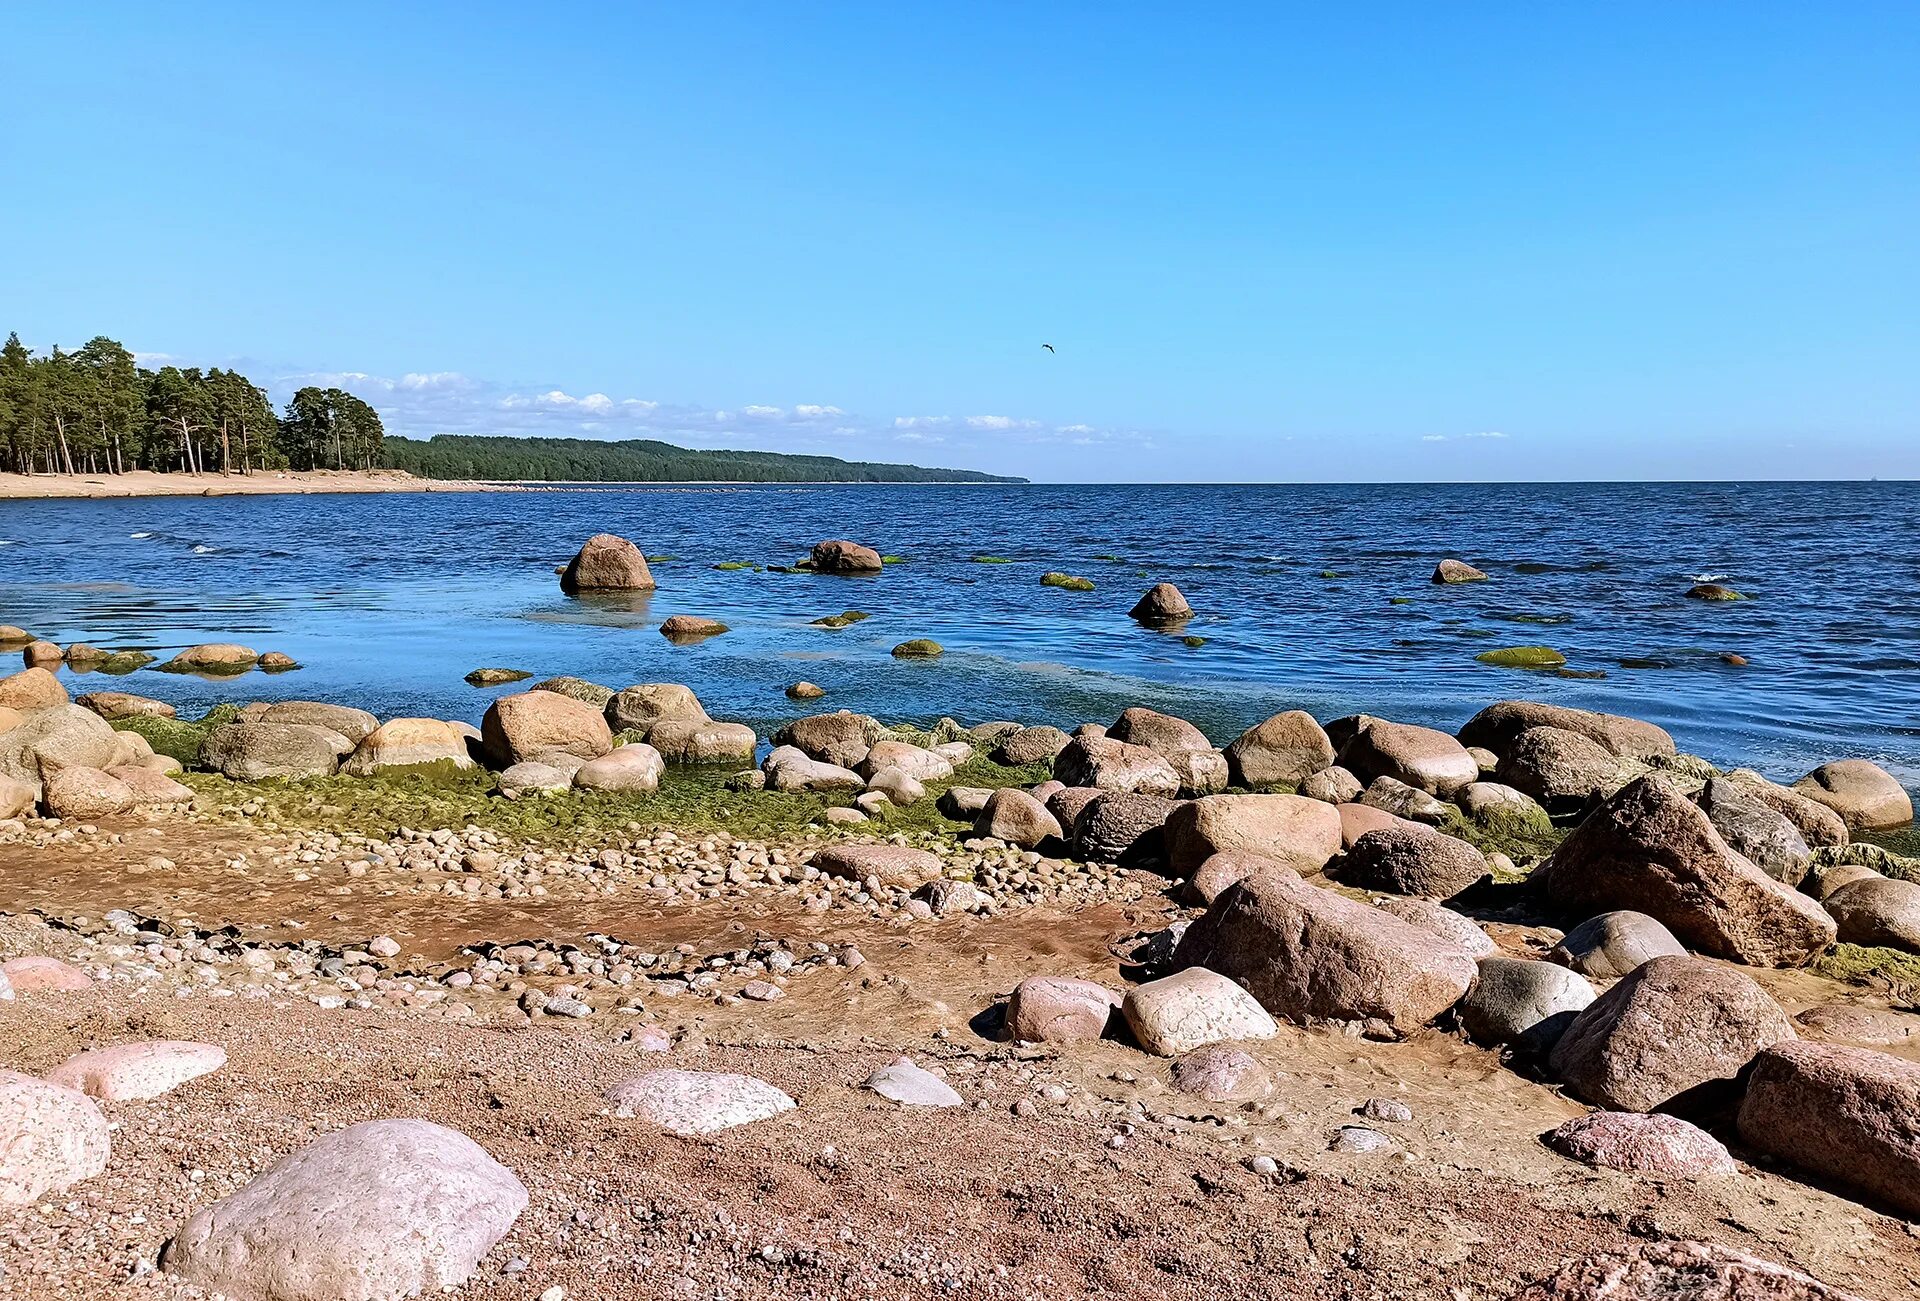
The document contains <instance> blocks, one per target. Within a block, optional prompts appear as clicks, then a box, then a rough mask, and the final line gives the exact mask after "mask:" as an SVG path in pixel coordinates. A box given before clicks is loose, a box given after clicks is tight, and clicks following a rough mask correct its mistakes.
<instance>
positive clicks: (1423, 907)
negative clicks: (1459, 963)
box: [1373, 894, 1500, 960]
mask: <svg viewBox="0 0 1920 1301" xmlns="http://www.w3.org/2000/svg"><path fill="white" fill-rule="evenodd" d="M1373 906H1374V907H1375V908H1378V909H1380V910H1381V911H1382V912H1388V913H1392V914H1393V915H1394V916H1395V917H1398V918H1399V919H1400V920H1401V921H1403V922H1405V923H1407V924H1408V925H1409V926H1415V927H1418V928H1419V929H1420V930H1423V931H1427V932H1430V933H1431V934H1434V935H1438V936H1439V937H1440V938H1441V939H1443V940H1445V941H1447V943H1449V944H1457V945H1459V946H1460V947H1461V948H1463V949H1465V950H1466V951H1467V952H1468V953H1470V954H1472V955H1473V957H1474V958H1475V960H1478V959H1480V958H1488V957H1492V956H1493V955H1494V954H1495V953H1498V952H1499V951H1500V950H1499V946H1498V945H1496V944H1495V943H1494V942H1493V939H1492V937H1491V936H1489V935H1488V934H1487V933H1486V932H1485V931H1483V930H1481V929H1480V923H1479V922H1476V921H1474V920H1473V918H1471V917H1468V916H1467V915H1466V914H1464V913H1457V912H1455V911H1453V909H1451V908H1446V907H1442V906H1441V905H1440V904H1437V903H1435V902H1434V901H1433V900H1431V899H1410V898H1408V897H1406V896H1405V895H1397V894H1389V895H1382V896H1381V897H1379V898H1378V899H1375V900H1374V901H1373Z"/></svg>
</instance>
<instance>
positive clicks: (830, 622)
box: [811, 610, 872, 628]
mask: <svg viewBox="0 0 1920 1301" xmlns="http://www.w3.org/2000/svg"><path fill="white" fill-rule="evenodd" d="M871 617H872V616H871V615H869V614H868V613H867V612H866V611H865V610H842V611H841V612H840V613H839V614H829V615H825V616H823V617H821V618H818V619H814V620H812V621H811V622H812V626H813V627H815V628H848V627H851V626H853V625H854V624H856V623H859V622H860V621H861V620H862V619H867V618H871Z"/></svg>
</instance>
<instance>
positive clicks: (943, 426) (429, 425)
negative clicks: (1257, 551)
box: [224, 362, 1153, 460]
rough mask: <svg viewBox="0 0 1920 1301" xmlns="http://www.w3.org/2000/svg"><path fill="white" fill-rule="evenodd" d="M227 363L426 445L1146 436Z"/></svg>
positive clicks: (990, 418) (851, 448)
mask: <svg viewBox="0 0 1920 1301" xmlns="http://www.w3.org/2000/svg"><path fill="white" fill-rule="evenodd" d="M224 364H236V365H238V366H239V367H240V368H241V369H243V370H245V371H246V373H248V374H251V375H255V376H256V377H258V376H261V375H268V376H271V378H270V379H268V381H267V387H268V391H269V392H270V393H271V394H272V396H273V398H274V399H275V401H276V402H282V403H284V402H285V401H286V400H287V398H289V397H291V396H292V394H293V392H294V390H295V389H297V388H300V387H301V386H303V385H308V384H317V385H321V386H324V387H329V388H343V389H346V390H347V391H349V392H351V393H355V394H358V395H359V396H360V397H363V398H365V399H366V400H367V401H369V402H371V403H372V404H373V405H374V406H375V407H376V408H378V410H379V411H380V415H381V419H382V420H383V421H384V422H385V423H386V426H387V429H388V430H389V431H390V432H392V433H395V434H401V435H405V436H406V437H409V438H431V437H433V436H434V435H435V434H498V435H505V436H512V437H548V438H604V439H618V438H661V439H666V440H669V441H676V442H681V443H685V444H688V445H691V446H696V447H720V446H734V447H749V448H764V449H767V450H774V451H785V450H810V451H822V450H824V451H828V452H831V453H833V454H835V455H844V456H854V457H861V456H866V457H885V456H886V455H887V454H888V449H889V448H892V449H893V452H894V454H895V455H904V454H905V453H906V450H907V449H908V448H912V447H926V446H933V445H939V446H941V447H943V448H945V449H947V451H948V453H949V455H951V456H953V457H962V456H966V457H973V456H981V457H985V458H987V459H988V460H992V459H994V454H995V453H996V452H997V451H1005V450H1008V449H1011V448H1014V447H1017V446H1022V445H1041V444H1052V445H1056V446H1097V445H1102V444H1110V445H1127V446H1135V447H1151V446H1152V445H1153V443H1152V439H1151V437H1150V436H1149V435H1147V434H1146V433H1143V432H1140V431H1136V430H1129V429H1113V428H1105V427H1101V426H1096V425H1092V424H1087V423H1085V422H1074V423H1068V424H1054V423H1050V422H1047V421H1044V420H1036V419H1032V418H1029V417H1024V416H1012V415H901V416H893V415H887V416H863V415H860V414H858V413H855V412H851V411H849V410H848V409H847V408H846V407H843V406H839V405H836V404H833V403H829V402H821V401H808V402H794V403H790V404H782V403H773V402H748V403H742V404H741V405H739V406H734V407H724V408H714V407H701V406H693V405H683V404H675V403H671V402H663V401H659V400H656V399H653V398H644V397H633V396H624V397H623V396H615V395H613V394H609V393H604V392H599V391H595V392H589V393H573V392H569V391H568V390H566V389H563V388H555V387H547V386H537V385H534V386H514V385H503V384H497V383H494V382H491V381H488V380H483V379H477V378H475V377H473V376H470V375H463V374H460V373H458V372H455V371H434V372H410V373H407V374H404V375H400V376H384V375H372V374H368V373H366V372H364V371H345V370H342V371H308V370H293V369H290V368H285V367H281V368H274V367H271V366H267V365H265V364H262V363H259V362H242V363H224Z"/></svg>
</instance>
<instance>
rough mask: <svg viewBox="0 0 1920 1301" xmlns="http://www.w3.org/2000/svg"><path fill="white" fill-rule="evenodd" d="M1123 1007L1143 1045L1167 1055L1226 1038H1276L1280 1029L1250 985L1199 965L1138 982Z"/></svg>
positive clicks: (1170, 1055) (1189, 1050)
mask: <svg viewBox="0 0 1920 1301" xmlns="http://www.w3.org/2000/svg"><path fill="white" fill-rule="evenodd" d="M1120 1011H1121V1014H1122V1015H1124V1016H1125V1017H1126V1018H1127V1026H1128V1028H1129V1029H1131V1030H1132V1031H1133V1037H1134V1038H1135V1039H1138V1040H1139V1041H1140V1046H1141V1047H1142V1048H1145V1049H1146V1050H1147V1051H1148V1052H1150V1053H1157V1054H1159V1055H1160V1056H1162V1057H1178V1056H1179V1055H1180V1054H1181V1053H1186V1052H1191V1051H1193V1050H1194V1049H1195V1048H1199V1047H1201V1046H1202V1045H1204V1044H1210V1043H1220V1042H1223V1041H1226V1040H1240V1039H1271V1038H1273V1036H1274V1034H1275V1033H1276V1032H1277V1031H1278V1029H1279V1027H1278V1026H1276V1025H1275V1024H1274V1023H1273V1018H1272V1017H1271V1016H1268V1015H1267V1012H1266V1009H1264V1008H1263V1007H1261V1006H1260V1004H1259V1003H1258V1002H1256V1001H1255V1000H1254V998H1253V996H1252V995H1251V994H1249V993H1248V992H1247V991H1246V990H1244V989H1242V988H1241V987H1240V986H1239V985H1237V984H1235V983H1234V982H1233V981H1231V980H1229V979H1227V977H1225V976H1223V975H1220V974H1219V973H1218V972H1213V971H1208V970H1206V969H1205V968H1204V967H1197V966H1190V967H1188V968H1187V969H1186V970H1184V971H1176V972H1174V973H1173V974H1172V975H1171V976H1166V977H1164V978H1162V979H1160V980H1150V981H1147V982H1146V983H1145V984H1142V985H1135V986H1134V987H1133V988H1132V989H1130V990H1128V991H1127V996H1126V999H1125V1000H1124V1001H1123V1002H1122V1003H1121V1005H1120Z"/></svg>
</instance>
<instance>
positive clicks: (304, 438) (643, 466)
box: [0, 334, 1026, 483]
mask: <svg viewBox="0 0 1920 1301" xmlns="http://www.w3.org/2000/svg"><path fill="white" fill-rule="evenodd" d="M288 469H291V470H324V469H335V470H372V469H394V470H405V471H408V472H409V473H412V474H416V475H419V476H420V477H422V478H427V479H493V480H501V481H507V482H542V481H544V482H576V483H659V482H690V481H700V480H717V481H724V482H731V483H809V482H835V483H932V482H944V483H1024V482H1026V481H1025V480H1024V479H1013V478H1006V477H1003V476H998V475H991V474H981V473H979V472H978V471H975V470H929V469H922V468H921V467H919V466H915V465H886V464H877V463H874V462H869V461H843V460H840V459H839V458H838V457H832V456H794V455H789V454H786V453H781V452H726V451H701V450H697V449H689V448H684V447H675V446H673V445H672V444H670V443H661V442H655V441H653V440H652V439H634V440H629V441H626V442H617V443H610V442H598V441H595V440H593V439H587V438H495V437H488V436H473V435H465V434H439V435H436V436H435V437H433V438H430V439H427V440H425V441H419V440H415V439H410V438H398V437H395V438H388V437H387V436H386V431H385V429H384V428H383V427H382V425H381V422H380V413H379V412H377V411H375V410H374V409H373V408H372V407H371V406H369V405H368V404H367V403H365V402H363V401H361V400H360V399H359V398H357V397H355V396H354V395H353V394H351V393H347V392H345V391H343V390H341V389H337V388H320V387H317V386H309V387H306V388H302V389H300V390H298V391H297V392H295V393H294V395H293V397H292V398H291V399H289V400H288V402H287V405H286V407H285V409H284V410H281V411H275V410H274V408H273V403H272V402H270V401H269V400H268V398H267V391H266V390H265V389H263V388H261V387H260V386H258V385H257V384H255V383H254V382H253V381H252V380H250V379H248V378H247V377H246V376H245V375H242V374H241V373H240V372H238V371H235V370H221V369H218V368H217V367H216V368H215V369H212V370H205V371H203V370H200V369H199V368H197V367H180V366H162V367H159V368H158V369H154V370H149V369H147V368H146V367H144V366H140V365H138V364H137V363H136V362H135V361H134V357H133V354H132V353H130V352H128V351H127V350H126V349H125V348H123V347H121V346H120V345H119V344H118V343H115V342H114V341H113V340H112V339H109V338H106V337H105V336H104V335H103V336H101V337H99V338H96V339H94V340H93V341H92V342H90V343H88V344H87V345H86V346H85V347H83V348H80V349H78V350H76V351H73V352H63V351H62V350H61V349H59V348H54V349H53V350H52V351H51V352H49V353H47V354H45V355H44V356H36V355H35V354H34V353H33V352H32V351H30V350H29V349H28V348H27V347H26V345H24V344H22V343H21V342H20V336H19V335H18V334H13V335H9V336H8V337H7V342H6V345H5V346H4V347H0V472H4V471H13V472H15V473H19V474H119V473H122V472H124V471H127V470H160V471H185V472H189V473H242V474H244V473H248V472H250V471H254V470H288Z"/></svg>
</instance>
